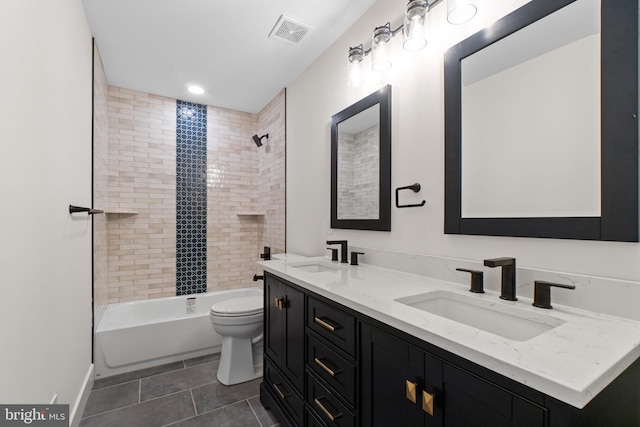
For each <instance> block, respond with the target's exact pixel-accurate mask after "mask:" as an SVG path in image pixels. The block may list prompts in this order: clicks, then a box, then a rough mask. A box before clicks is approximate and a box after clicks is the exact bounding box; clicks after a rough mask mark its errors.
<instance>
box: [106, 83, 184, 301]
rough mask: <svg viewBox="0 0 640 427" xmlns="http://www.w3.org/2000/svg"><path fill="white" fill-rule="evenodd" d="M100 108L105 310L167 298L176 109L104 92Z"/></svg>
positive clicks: (152, 98)
mask: <svg viewBox="0 0 640 427" xmlns="http://www.w3.org/2000/svg"><path fill="white" fill-rule="evenodd" d="M108 104H109V201H108V203H109V206H108V208H107V210H108V211H110V212H114V213H113V214H109V215H108V222H107V227H108V242H109V243H108V246H109V254H108V255H109V258H108V265H109V302H110V303H114V302H123V301H133V300H140V299H147V298H152V297H163V296H174V295H175V294H176V101H175V100H174V99H169V98H164V97H161V96H156V95H149V94H146V93H141V92H136V91H132V90H127V89H120V88H115V87H110V88H109V97H108ZM131 211H136V212H137V214H136V215H132V214H124V213H119V212H131Z"/></svg>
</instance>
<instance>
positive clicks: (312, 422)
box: [305, 408, 327, 427]
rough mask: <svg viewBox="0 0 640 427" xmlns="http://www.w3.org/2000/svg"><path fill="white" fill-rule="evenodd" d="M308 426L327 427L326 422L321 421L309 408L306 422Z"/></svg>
mask: <svg viewBox="0 0 640 427" xmlns="http://www.w3.org/2000/svg"><path fill="white" fill-rule="evenodd" d="M305 426H307V427H327V425H326V424H325V423H323V422H322V421H320V420H319V419H318V417H317V416H316V415H315V414H314V413H313V412H312V411H311V410H310V409H308V408H307V423H306V424H305Z"/></svg>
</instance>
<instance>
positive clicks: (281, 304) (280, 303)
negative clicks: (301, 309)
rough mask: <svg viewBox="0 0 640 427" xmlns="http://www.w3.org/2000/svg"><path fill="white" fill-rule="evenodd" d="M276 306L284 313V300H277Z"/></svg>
mask: <svg viewBox="0 0 640 427" xmlns="http://www.w3.org/2000/svg"><path fill="white" fill-rule="evenodd" d="M274 305H275V306H276V307H277V308H278V310H280V311H282V309H283V307H284V301H283V299H282V298H276V299H275V302H274Z"/></svg>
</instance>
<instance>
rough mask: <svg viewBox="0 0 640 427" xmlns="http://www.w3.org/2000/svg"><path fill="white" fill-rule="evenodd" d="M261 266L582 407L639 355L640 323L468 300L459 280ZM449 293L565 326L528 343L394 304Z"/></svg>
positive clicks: (279, 263)
mask: <svg viewBox="0 0 640 427" xmlns="http://www.w3.org/2000/svg"><path fill="white" fill-rule="evenodd" d="M284 258H285V259H280V260H272V261H260V262H258V264H259V265H261V266H262V267H263V268H264V270H266V271H268V272H270V273H273V274H275V275H278V276H280V277H282V278H284V279H286V280H289V281H291V282H292V283H295V284H297V285H300V286H301V287H303V288H305V289H308V290H310V291H312V292H315V293H317V294H319V295H322V296H324V297H326V298H329V299H330V300H333V301H335V302H337V303H340V304H342V305H344V306H346V307H349V308H351V309H353V310H356V311H358V312H360V313H362V314H365V315H367V316H369V317H372V318H374V319H376V320H379V321H381V322H383V323H386V324H388V325H390V326H393V327H394V328H396V329H399V330H401V331H404V332H406V333H408V334H411V335H413V336H415V337H417V338H420V339H422V340H424V341H427V342H429V343H431V344H433V345H435V346H437V347H440V348H442V349H444V350H447V351H449V352H451V353H454V354H456V355H458V356H461V357H464V358H466V359H468V360H470V361H472V362H475V363H477V364H478V365H481V366H484V367H486V368H488V369H491V370H493V371H495V372H497V373H499V374H502V375H503V376H505V377H508V378H511V379H513V380H515V381H518V382H520V383H522V384H525V385H527V386H529V387H531V388H533V389H535V390H538V391H540V392H542V393H545V394H547V395H549V396H552V397H554V398H556V399H559V400H561V401H563V402H566V403H568V404H570V405H573V406H575V407H577V408H583V407H584V406H585V405H586V404H587V403H588V402H589V401H590V400H591V399H592V398H593V397H595V396H596V395H597V394H598V393H599V392H600V391H602V390H603V389H604V388H605V387H606V386H607V385H608V384H609V383H611V382H612V381H613V380H614V379H615V378H616V377H617V376H618V375H619V374H621V373H622V372H623V371H624V370H625V369H626V368H627V367H629V366H630V365H631V364H632V363H633V362H634V361H635V360H636V359H637V358H638V357H640V322H638V321H634V320H629V319H624V318H619V317H614V316H609V315H604V314H599V313H594V312H590V311H585V310H580V309H576V308H571V307H567V306H562V305H557V304H553V307H554V308H553V309H551V310H546V309H540V308H536V307H533V306H532V305H531V299H530V298H525V297H522V296H518V301H504V300H501V299H499V295H498V294H496V293H495V292H491V291H487V292H486V293H484V294H471V293H470V292H468V287H465V286H463V285H460V284H458V283H454V282H448V281H444V280H439V279H434V278H430V277H425V276H420V275H415V274H410V273H405V272H402V271H397V270H390V269H386V268H381V267H376V266H372V265H366V264H361V265H359V266H350V265H347V264H339V263H336V262H333V263H332V262H331V261H329V260H327V259H326V258H324V257H318V258H303V257H300V256H287V257H284ZM301 261H302V262H303V263H304V262H307V263H310V262H316V263H326V264H330V265H332V266H337V267H338V269H336V270H329V271H320V272H307V271H304V270H303V269H300V268H297V267H295V266H296V265H300V264H301ZM437 290H448V291H454V292H455V293H460V294H463V295H472V296H474V297H476V298H480V299H484V300H487V299H489V300H491V302H492V303H495V304H504V305H506V306H511V307H516V308H518V309H520V310H526V311H529V312H531V314H532V317H536V316H539V315H540V314H542V315H547V316H551V317H553V318H556V319H560V320H561V322H564V323H562V324H561V325H559V326H556V327H555V328H553V329H552V330H550V331H548V332H544V333H542V334H540V335H538V336H535V337H533V338H531V339H529V340H527V341H514V340H510V339H507V338H503V337H501V336H498V335H494V334H492V333H489V332H485V331H483V330H480V329H477V328H475V327H472V326H467V325H465V324H463V323H458V322H456V321H453V320H449V319H447V318H444V317H440V316H438V315H435V314H431V313H428V312H425V311H422V310H419V309H417V308H414V307H410V306H407V305H405V304H402V303H400V302H396V301H395V300H396V299H398V298H402V297H407V296H412V295H417V294H422V293H426V292H430V291H437Z"/></svg>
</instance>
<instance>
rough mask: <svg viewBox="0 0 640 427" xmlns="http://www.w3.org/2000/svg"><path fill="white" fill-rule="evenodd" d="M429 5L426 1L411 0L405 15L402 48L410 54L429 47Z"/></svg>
mask: <svg viewBox="0 0 640 427" xmlns="http://www.w3.org/2000/svg"><path fill="white" fill-rule="evenodd" d="M428 8H429V5H428V4H427V1H426V0H411V1H409V4H408V5H407V11H406V12H405V14H404V25H403V26H402V35H403V37H404V42H403V43H402V47H404V50H406V51H409V52H416V51H418V50H420V49H422V48H424V47H425V46H426V45H427V37H426V35H425V31H424V30H425V21H426V18H427V11H428Z"/></svg>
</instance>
